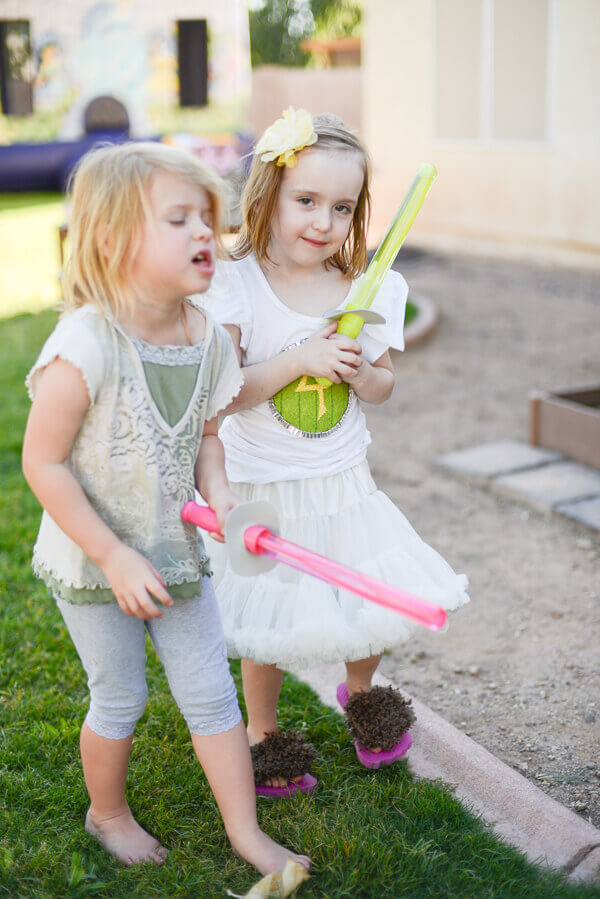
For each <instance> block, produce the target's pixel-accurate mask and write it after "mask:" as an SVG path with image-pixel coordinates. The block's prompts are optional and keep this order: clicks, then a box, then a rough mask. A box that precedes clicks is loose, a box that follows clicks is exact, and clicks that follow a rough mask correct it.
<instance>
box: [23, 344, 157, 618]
mask: <svg viewBox="0 0 600 899" xmlns="http://www.w3.org/2000/svg"><path fill="white" fill-rule="evenodd" d="M89 405H90V399H89V395H88V391H87V387H86V385H85V382H84V380H83V377H82V376H81V373H80V372H79V371H78V370H77V369H76V368H75V367H74V366H72V365H71V364H70V363H69V362H66V361H64V360H62V359H56V360H55V361H54V362H52V363H51V364H50V365H48V366H47V367H46V368H45V369H44V371H43V373H42V375H41V377H40V381H39V384H38V385H37V389H36V394H35V399H34V401H33V405H32V407H31V412H30V414H29V419H28V422H27V428H26V431H25V438H24V442H23V472H24V474H25V478H26V479H27V482H28V483H29V486H30V487H31V489H32V490H33V492H34V494H35V495H36V497H37V498H38V500H39V501H40V503H41V505H42V506H43V507H44V509H45V510H46V511H47V512H48V514H49V515H50V517H51V518H52V519H53V520H54V522H55V523H56V524H57V525H58V526H59V528H60V529H61V530H62V531H64V533H65V534H67V536H69V537H70V538H71V539H72V540H73V541H74V542H75V543H77V545H78V546H79V547H80V548H81V549H82V550H83V552H84V553H85V554H86V556H88V557H89V558H90V559H92V560H93V561H94V562H96V563H97V564H98V565H99V566H100V568H101V569H102V570H103V571H104V574H105V575H106V578H107V580H108V582H109V584H110V586H111V588H112V590H113V592H114V593H115V596H116V598H117V601H118V603H119V605H120V606H121V608H122V609H123V611H124V612H126V613H127V614H129V615H135V616H137V617H139V618H144V619H147V618H154V617H157V616H160V615H161V614H162V613H161V612H160V610H159V609H158V608H157V607H156V606H155V605H154V603H153V602H152V600H151V599H150V596H149V593H152V594H154V596H156V597H157V598H158V599H159V600H160V601H161V602H163V603H165V604H167V605H170V604H171V603H172V600H171V598H170V596H169V594H168V593H167V591H166V589H165V586H164V584H163V582H162V580H161V578H160V575H159V574H158V573H157V572H156V571H155V570H154V568H153V567H152V565H150V563H149V562H148V561H147V559H145V558H144V557H143V556H141V555H140V554H139V553H137V552H135V551H134V550H132V549H130V548H129V547H127V546H126V545H125V544H124V543H122V542H121V541H120V540H119V539H118V537H117V536H116V535H115V534H114V533H113V531H111V529H110V528H109V527H108V525H106V524H105V523H104V521H103V520H102V519H101V518H100V516H99V515H98V514H97V512H96V511H95V510H94V508H93V507H92V505H91V503H90V502H89V500H88V498H87V496H86V494H85V492H84V491H83V489H82V487H81V485H80V484H79V482H78V481H77V479H76V478H75V477H74V476H73V474H72V473H71V472H70V470H69V468H68V467H67V465H66V464H65V463H66V460H67V459H68V457H69V453H70V452H71V447H72V445H73V441H74V440H75V437H76V435H77V432H78V431H79V428H80V427H81V423H82V421H83V418H84V415H85V413H86V412H87V410H88V408H89Z"/></svg>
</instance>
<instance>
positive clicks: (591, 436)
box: [529, 385, 600, 469]
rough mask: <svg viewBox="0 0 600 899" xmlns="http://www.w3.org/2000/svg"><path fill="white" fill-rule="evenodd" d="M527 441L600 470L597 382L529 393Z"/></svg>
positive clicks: (599, 407) (599, 409)
mask: <svg viewBox="0 0 600 899" xmlns="http://www.w3.org/2000/svg"><path fill="white" fill-rule="evenodd" d="M529 442H530V443H531V444H533V445H534V446H543V447H544V448H545V449H552V450H558V451H559V452H561V453H564V454H565V455H566V456H570V457H571V458H572V459H575V460H576V461H577V462H582V463H583V464H584V465H592V466H593V467H594V468H599V469H600V385H599V386H595V387H582V388H580V389H578V390H560V391H558V390H554V391H552V392H551V393H532V394H530V396H529Z"/></svg>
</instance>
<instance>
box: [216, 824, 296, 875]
mask: <svg viewBox="0 0 600 899" xmlns="http://www.w3.org/2000/svg"><path fill="white" fill-rule="evenodd" d="M229 839H230V840H231V845H232V846H233V849H234V851H235V852H237V854H238V855H240V856H241V857H242V858H243V859H245V860H246V861H247V862H250V864H251V865H254V867H255V868H256V869H257V870H258V871H259V872H260V873H261V874H272V873H273V871H283V869H284V867H285V863H286V862H287V860H288V858H291V859H292V861H294V862H297V863H298V864H299V865H301V866H302V867H303V868H304V869H305V870H306V871H308V870H310V858H309V857H308V856H307V855H296V853H295V852H290V850H289V849H286V848H285V847H284V846H280V845H279V843H275V842H274V841H273V840H272V839H271V838H270V837H268V836H267V835H266V833H263V831H262V830H259V829H258V828H257V829H256V831H254V832H252V833H250V834H238V835H236V836H230V837H229Z"/></svg>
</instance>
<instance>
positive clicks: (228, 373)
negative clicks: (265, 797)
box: [23, 144, 309, 873]
mask: <svg viewBox="0 0 600 899" xmlns="http://www.w3.org/2000/svg"><path fill="white" fill-rule="evenodd" d="M219 191H220V188H219V184H218V179H216V177H215V176H214V175H213V174H211V172H210V170H208V169H207V168H205V167H204V166H203V165H202V164H200V163H199V162H198V161H197V160H195V159H194V158H193V156H191V155H189V154H187V153H185V152H183V151H179V150H174V149H172V148H169V147H164V146H160V145H158V144H125V145H123V146H120V147H111V148H103V149H100V150H96V151H93V152H92V153H91V154H89V155H87V156H86V157H85V158H84V160H83V161H82V163H81V165H80V168H79V170H78V172H77V175H76V178H75V182H74V189H73V217H72V222H71V225H70V228H69V230H70V236H71V246H72V251H71V255H70V258H69V262H68V265H67V268H66V270H65V280H64V294H65V300H66V306H67V311H66V314H64V315H63V317H62V318H61V320H60V321H59V323H58V325H57V327H56V328H55V330H54V332H53V333H52V334H51V336H50V337H49V339H48V340H47V342H46V344H45V346H44V348H43V349H42V352H41V354H40V357H39V358H38V360H37V362H36V364H35V366H34V368H33V369H32V371H31V372H30V374H29V377H28V387H29V389H30V392H31V395H32V398H33V406H32V409H31V413H30V416H29V421H28V424H27V431H26V434H25V442H24V449H23V468H24V472H25V475H26V477H27V480H28V481H29V484H30V486H31V488H32V490H33V491H34V493H35V494H36V496H37V497H38V499H39V501H40V503H41V504H42V506H43V508H44V513H43V517H42V523H41V526H40V532H39V536H38V540H37V543H36V546H35V550H34V568H35V570H36V572H37V574H38V575H39V576H40V577H42V578H43V579H44V580H45V581H46V583H47V584H48V586H49V587H50V589H51V591H52V593H53V594H54V596H55V598H56V600H57V603H58V607H59V609H60V612H61V614H62V616H63V618H64V620H65V623H66V625H67V627H68V629H69V632H70V635H71V638H72V639H73V642H74V644H75V647H76V649H77V652H78V653H79V656H80V658H81V661H82V663H83V666H84V668H85V670H86V674H87V676H88V684H89V687H90V706H89V710H88V713H87V716H86V720H85V722H84V724H83V727H82V731H81V758H82V763H83V771H84V776H85V782H86V786H87V789H88V793H89V796H90V806H89V810H88V812H87V815H86V820H85V828H86V830H87V831H88V833H90V834H91V835H93V836H94V837H95V838H96V839H98V840H99V842H100V843H101V844H102V845H103V846H104V847H105V848H106V849H108V850H109V852H111V853H112V854H113V855H115V856H116V857H117V858H118V859H119V860H120V861H122V862H124V863H125V864H128V865H130V864H133V863H134V862H140V861H151V862H154V863H155V864H162V863H163V862H164V860H165V857H166V849H165V848H164V847H163V846H161V845H159V843H158V841H157V840H156V839H154V837H152V836H151V835H150V834H149V833H147V832H146V831H145V830H144V829H143V828H142V827H140V825H139V824H138V823H137V822H136V820H135V818H134V817H133V815H132V813H131V811H130V809H129V806H128V804H127V800H126V794H125V782H126V777H127V767H128V761H129V754H130V751H131V745H132V739H133V732H134V729H135V725H136V722H137V720H138V719H139V717H140V716H141V715H142V713H143V711H144V706H145V704H146V696H147V688H146V681H145V661H146V658H145V648H144V644H145V635H146V632H148V633H149V635H150V638H151V640H152V642H153V644H154V646H155V649H156V651H157V653H158V655H159V657H160V659H161V662H162V664H163V666H164V668H165V672H166V674H167V678H168V681H169V686H170V688H171V692H172V694H173V696H174V698H175V700H176V702H177V705H178V706H179V708H180V710H181V712H182V714H183V715H184V717H185V719H186V723H187V725H188V727H189V730H190V733H191V739H192V745H193V747H194V750H195V752H196V755H197V757H198V760H199V761H200V763H201V765H202V767H203V768H204V772H205V774H206V776H207V779H208V781H209V783H210V786H211V788H212V790H213V793H214V795H215V798H216V801H217V804H218V806H219V809H220V811H221V814H222V815H223V821H224V824H225V828H226V830H227V834H228V836H229V839H230V840H231V843H232V845H233V847H234V849H235V850H236V851H237V852H238V853H239V854H240V855H241V856H243V857H244V858H245V859H246V860H247V861H249V862H251V863H252V864H253V865H255V866H256V867H257V868H258V869H259V871H261V872H262V873H267V872H271V871H275V870H281V869H282V868H283V867H284V865H285V862H286V859H287V858H288V857H289V856H290V853H289V852H288V851H287V850H286V849H284V848H283V847H282V846H279V845H278V844H276V843H274V842H273V841H272V840H271V839H270V838H269V837H267V835H266V834H264V833H263V832H262V831H261V830H260V829H259V827H258V824H257V819H256V796H255V793H254V782H253V777H252V766H251V760H250V752H249V747H248V740H247V737H246V733H245V730H244V725H243V723H242V721H241V716H240V711H239V707H238V703H237V697H236V691H235V686H234V684H233V681H232V678H231V675H230V672H229V668H228V665H227V658H226V652H225V645H224V642H223V633H222V628H221V625H220V621H219V616H218V610H217V605H216V599H215V597H214V591H213V588H212V583H211V579H210V577H209V576H208V572H209V568H210V565H209V561H208V558H207V557H206V555H205V553H204V547H203V545H202V542H201V540H199V539H198V535H197V531H196V528H194V527H192V526H191V525H184V524H183V522H182V521H181V515H180V512H181V508H182V506H183V505H184V503H185V502H186V501H188V500H190V499H192V498H193V496H194V488H195V486H197V487H198V489H199V490H200V492H201V493H202V495H203V496H204V497H206V499H207V501H209V502H210V503H211V505H213V506H214V508H215V509H216V511H217V515H218V517H219V519H220V521H221V522H222V521H223V519H224V516H225V515H226V513H227V512H228V510H229V509H231V508H232V506H234V505H236V503H237V502H238V499H237V497H236V496H235V494H233V493H232V491H231V490H230V488H229V485H228V483H227V479H226V476H225V469H224V462H223V448H222V446H221V442H220V440H219V438H218V437H217V417H216V416H217V413H218V412H219V410H220V409H223V408H224V407H225V406H227V404H228V403H230V402H231V399H232V397H234V396H235V395H236V393H237V392H238V391H239V389H240V386H241V383H242V376H241V373H240V370H239V366H238V363H237V360H236V358H235V354H234V352H233V347H232V345H231V341H230V339H229V337H228V335H227V333H226V332H225V331H224V330H223V329H222V328H221V327H220V325H216V324H215V323H214V322H213V320H212V319H211V317H210V316H209V315H205V314H203V313H202V312H201V311H200V310H199V309H197V308H196V307H195V306H193V305H192V304H191V303H189V302H188V301H187V300H186V296H187V295H188V294H193V293H197V292H202V291H204V290H206V289H207V287H208V286H209V284H210V281H211V277H212V274H213V270H214V265H215V256H216V247H215V238H216V236H218V234H219V209H220V200H219ZM292 857H293V858H294V859H296V861H298V862H299V863H300V864H302V865H304V866H308V863H309V860H308V859H307V858H306V857H305V856H292Z"/></svg>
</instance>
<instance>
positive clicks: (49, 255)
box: [0, 193, 64, 317]
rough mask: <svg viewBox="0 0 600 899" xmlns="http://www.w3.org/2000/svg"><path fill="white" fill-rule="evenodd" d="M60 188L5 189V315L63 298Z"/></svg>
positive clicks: (0, 210)
mask: <svg viewBox="0 0 600 899" xmlns="http://www.w3.org/2000/svg"><path fill="white" fill-rule="evenodd" d="M63 222H64V203H63V197H62V195H61V194H41V193H38V194H27V193H25V194H4V196H3V197H2V198H1V199H0V247H1V248H2V250H1V257H2V261H1V262H0V317H4V316H7V315H14V314H15V313H17V312H25V311H28V312H37V311H39V310H40V309H45V308H47V307H48V306H53V305H55V304H56V303H57V302H58V300H59V299H60V286H59V280H58V279H59V275H60V255H59V245H58V227H59V225H61V224H63Z"/></svg>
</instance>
